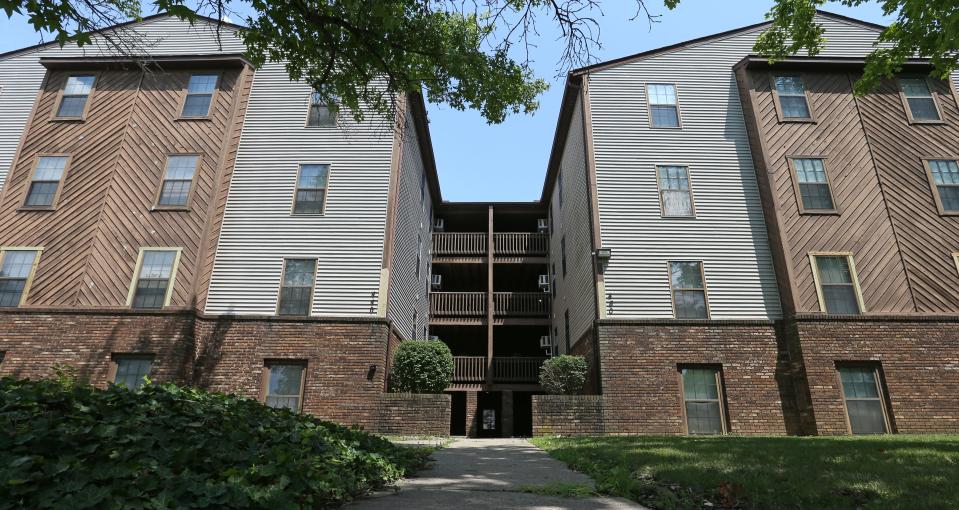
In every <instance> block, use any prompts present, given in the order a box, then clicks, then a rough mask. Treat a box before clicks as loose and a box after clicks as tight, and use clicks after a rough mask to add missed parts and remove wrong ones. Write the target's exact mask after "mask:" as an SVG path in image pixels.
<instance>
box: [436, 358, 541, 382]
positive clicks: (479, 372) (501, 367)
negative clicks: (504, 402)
mask: <svg viewBox="0 0 959 510" xmlns="http://www.w3.org/2000/svg"><path fill="white" fill-rule="evenodd" d="M544 361H546V358H544V357H506V356H504V357H500V356H494V357H493V382H494V383H501V384H538V383H539V369H540V367H541V366H542V365H543V362H544ZM484 382H486V356H453V383H454V384H482V383H484Z"/></svg>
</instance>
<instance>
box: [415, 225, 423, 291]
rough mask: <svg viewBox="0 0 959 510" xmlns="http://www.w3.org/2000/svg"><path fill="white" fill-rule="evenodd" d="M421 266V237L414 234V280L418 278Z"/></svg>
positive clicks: (418, 234)
mask: <svg viewBox="0 0 959 510" xmlns="http://www.w3.org/2000/svg"><path fill="white" fill-rule="evenodd" d="M422 265H423V235H422V234H420V233H419V232H417V233H416V279H419V278H420V266H422Z"/></svg>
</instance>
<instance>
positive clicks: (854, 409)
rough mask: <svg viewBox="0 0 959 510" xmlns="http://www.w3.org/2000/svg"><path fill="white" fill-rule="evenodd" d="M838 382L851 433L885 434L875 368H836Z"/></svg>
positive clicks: (879, 379) (877, 369)
mask: <svg viewBox="0 0 959 510" xmlns="http://www.w3.org/2000/svg"><path fill="white" fill-rule="evenodd" d="M838 368H839V379H840V382H841V383H842V396H843V400H845V402H846V413H847V416H848V418H849V430H850V432H852V433H853V434H885V433H887V432H889V420H888V418H887V415H886V405H885V398H884V396H883V392H882V387H881V385H880V381H881V378H880V377H879V367H878V366H840V367H838Z"/></svg>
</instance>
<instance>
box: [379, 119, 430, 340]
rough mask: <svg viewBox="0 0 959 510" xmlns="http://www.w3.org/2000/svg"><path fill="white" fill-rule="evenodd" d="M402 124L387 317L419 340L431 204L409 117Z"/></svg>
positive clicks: (425, 303)
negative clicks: (403, 124)
mask: <svg viewBox="0 0 959 510" xmlns="http://www.w3.org/2000/svg"><path fill="white" fill-rule="evenodd" d="M405 122H406V128H405V129H404V136H403V152H402V160H401V161H400V175H399V180H398V186H399V189H398V190H397V193H398V194H397V197H396V211H395V212H396V224H395V228H396V230H395V232H394V233H393V252H392V258H393V260H392V261H391V264H390V267H391V269H390V291H389V300H388V302H387V317H388V318H389V319H390V320H391V321H393V324H394V325H395V326H396V329H397V330H399V332H400V333H402V334H403V336H405V337H407V338H408V339H421V338H422V337H423V327H424V326H425V325H427V324H429V313H430V310H429V278H430V275H429V272H430V271H429V269H430V260H431V259H432V257H431V246H432V245H433V243H432V237H431V235H432V226H433V219H432V217H431V214H432V211H433V204H432V199H431V197H430V192H429V187H428V186H427V184H426V182H425V180H424V175H425V171H426V170H425V168H424V166H423V158H422V155H421V154H420V146H419V141H418V139H417V135H416V130H415V129H414V127H413V120H412V117H411V114H407V115H406V119H405ZM421 190H422V191H421ZM421 197H422V200H421ZM417 252H419V253H417Z"/></svg>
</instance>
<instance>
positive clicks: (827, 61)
mask: <svg viewBox="0 0 959 510" xmlns="http://www.w3.org/2000/svg"><path fill="white" fill-rule="evenodd" d="M865 65H866V59H864V58H861V57H848V58H847V57H787V58H784V59H780V60H776V61H774V62H770V61H769V58H768V57H763V56H760V55H748V56H746V57H745V58H743V59H742V60H740V61H739V62H737V63H736V65H734V66H733V69H741V68H746V69H751V70H752V69H756V70H774V69H793V70H797V71H824V72H826V71H861V70H862V69H863V67H865ZM932 68H933V66H932V63H931V62H930V61H929V59H925V58H911V59H909V60H907V61H906V62H905V63H903V65H902V70H903V71H906V72H929V71H931V70H932Z"/></svg>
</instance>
